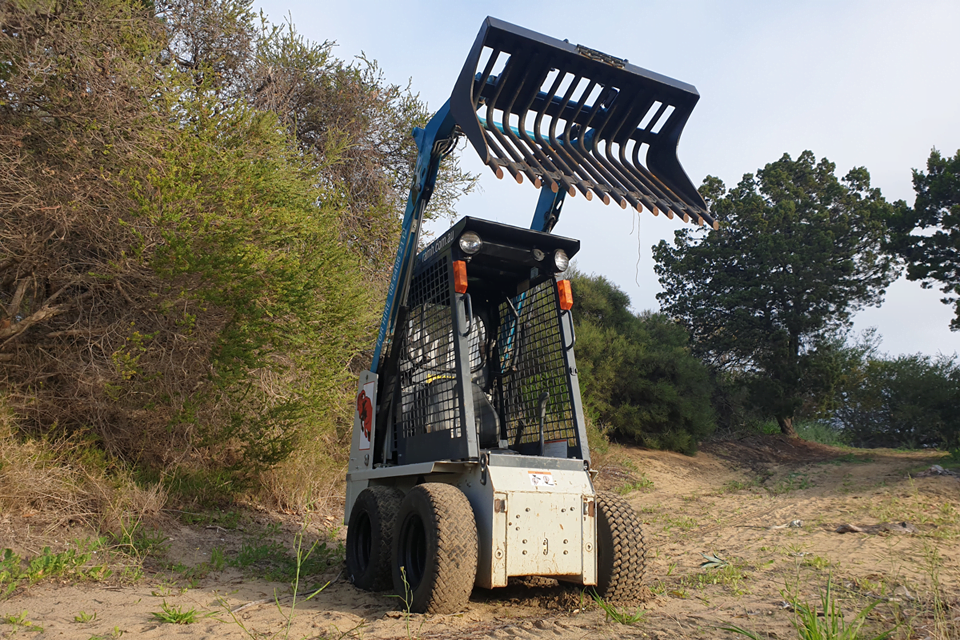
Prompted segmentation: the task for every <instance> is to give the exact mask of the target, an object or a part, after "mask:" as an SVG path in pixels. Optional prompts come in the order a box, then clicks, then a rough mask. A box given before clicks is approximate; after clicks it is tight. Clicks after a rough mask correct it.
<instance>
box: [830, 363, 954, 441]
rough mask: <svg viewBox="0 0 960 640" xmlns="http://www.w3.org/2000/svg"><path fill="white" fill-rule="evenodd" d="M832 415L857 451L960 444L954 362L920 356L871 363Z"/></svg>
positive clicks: (845, 394)
mask: <svg viewBox="0 0 960 640" xmlns="http://www.w3.org/2000/svg"><path fill="white" fill-rule="evenodd" d="M842 395H843V397H842V401H841V403H840V404H839V408H838V409H837V412H836V414H835V417H836V420H837V422H838V423H839V424H840V425H841V426H842V428H843V432H844V436H845V437H846V438H847V439H848V440H849V441H850V443H851V444H853V445H855V446H858V447H902V448H909V449H916V448H922V447H923V448H925V447H940V448H944V449H946V448H956V447H957V446H958V445H960V363H958V362H957V361H956V359H955V358H948V357H945V356H939V357H937V358H932V357H930V356H924V355H911V356H900V357H898V358H893V359H880V358H871V359H869V360H868V361H867V362H866V363H865V366H864V367H863V369H862V370H861V371H860V375H859V376H857V377H856V379H855V380H853V381H852V383H851V384H850V385H849V386H848V387H847V388H846V389H845V390H844V391H843V393H842Z"/></svg>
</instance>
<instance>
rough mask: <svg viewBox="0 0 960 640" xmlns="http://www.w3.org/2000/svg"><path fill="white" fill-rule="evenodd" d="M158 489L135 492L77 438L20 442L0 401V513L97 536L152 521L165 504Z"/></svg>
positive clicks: (127, 477) (126, 477) (124, 475)
mask: <svg viewBox="0 0 960 640" xmlns="http://www.w3.org/2000/svg"><path fill="white" fill-rule="evenodd" d="M166 499H167V496H166V492H165V491H164V490H163V489H162V488H161V487H160V486H158V485H154V486H151V487H147V488H144V487H141V486H139V485H137V483H136V482H135V481H134V479H133V477H132V475H131V474H130V472H129V471H128V470H126V469H123V468H119V467H118V466H116V465H112V464H110V463H109V462H108V460H107V459H106V457H105V455H104V454H102V453H101V452H98V451H96V450H95V449H93V448H92V447H91V446H90V445H89V443H85V442H84V441H83V440H82V438H81V437H79V436H76V435H74V436H65V437H62V438H58V439H52V438H46V439H34V438H23V437H21V436H20V434H19V433H18V432H17V429H16V426H15V422H14V418H13V415H12V413H11V411H10V410H9V407H8V406H7V404H6V401H5V400H4V399H3V398H0V512H9V513H13V512H19V513H25V512H28V511H37V512H41V513H43V514H44V515H45V516H46V517H47V519H49V520H51V521H53V523H54V526H56V525H57V524H63V523H66V522H71V521H74V522H76V521H79V522H83V523H85V524H88V525H90V526H92V527H94V528H96V529H98V530H102V531H120V529H121V527H122V523H124V522H131V521H143V520H147V521H156V520H157V518H158V517H159V515H160V510H161V509H162V508H163V506H164V503H165V502H166Z"/></svg>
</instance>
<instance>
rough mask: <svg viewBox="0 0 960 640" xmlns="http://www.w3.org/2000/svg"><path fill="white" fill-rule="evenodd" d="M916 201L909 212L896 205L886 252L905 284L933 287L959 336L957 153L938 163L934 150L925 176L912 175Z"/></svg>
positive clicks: (940, 158)
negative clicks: (896, 261)
mask: <svg viewBox="0 0 960 640" xmlns="http://www.w3.org/2000/svg"><path fill="white" fill-rule="evenodd" d="M913 190H914V191H915V192H916V195H917V197H916V200H915V202H914V204H913V208H912V209H911V208H910V207H908V206H907V205H906V203H904V202H898V203H897V214H896V215H895V216H894V218H893V221H892V223H891V228H892V229H893V231H894V233H893V234H892V239H891V242H890V245H889V246H890V248H891V249H892V250H893V251H894V252H896V253H897V254H899V255H900V256H902V257H903V258H904V259H905V260H906V261H907V278H908V279H910V280H919V281H920V282H921V285H922V286H923V287H924V288H925V289H927V288H930V287H932V286H933V285H934V283H937V284H939V285H940V290H941V291H942V292H943V293H945V294H946V296H945V297H944V298H943V303H944V304H952V305H953V307H954V311H955V313H956V315H955V316H954V318H953V320H952V321H951V323H950V328H951V329H952V330H953V331H960V151H957V153H956V155H955V156H953V157H952V158H949V157H948V158H944V157H943V156H941V155H940V152H939V151H937V150H936V149H934V150H933V151H931V152H930V158H929V159H928V160H927V172H926V173H924V172H923V171H918V170H916V169H914V171H913Z"/></svg>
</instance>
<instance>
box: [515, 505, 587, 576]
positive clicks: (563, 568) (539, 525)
mask: <svg viewBox="0 0 960 640" xmlns="http://www.w3.org/2000/svg"><path fill="white" fill-rule="evenodd" d="M581 503H582V496H580V495H574V494H567V493H549V494H545V493H542V492H540V493H533V492H524V493H520V492H517V493H511V494H509V498H508V500H507V513H506V515H507V523H508V524H507V545H506V546H507V575H508V576H529V575H541V576H573V575H577V576H578V575H581V574H582V572H583V559H582V555H583V549H584V547H583V535H582V526H581V514H580V512H581V511H582V506H581Z"/></svg>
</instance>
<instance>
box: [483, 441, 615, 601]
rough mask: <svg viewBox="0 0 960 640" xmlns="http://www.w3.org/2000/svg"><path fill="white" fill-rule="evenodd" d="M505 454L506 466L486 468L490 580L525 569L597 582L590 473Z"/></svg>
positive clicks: (502, 581) (502, 580) (525, 572)
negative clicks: (490, 496)
mask: <svg viewBox="0 0 960 640" xmlns="http://www.w3.org/2000/svg"><path fill="white" fill-rule="evenodd" d="M498 457H499V456H498ZM509 458H512V460H510V462H511V464H510V465H509V466H500V465H490V466H488V467H487V468H486V475H487V478H488V479H487V482H488V484H489V485H490V487H491V489H492V490H493V497H494V500H493V504H492V505H491V507H492V520H491V527H490V529H489V530H490V535H491V538H490V540H491V547H490V548H491V549H492V556H490V563H491V564H490V576H491V585H490V586H502V585H505V584H506V582H507V577H509V576H527V575H534V576H557V577H566V578H568V579H571V580H573V581H576V582H580V583H581V584H584V585H590V584H596V572H597V569H596V563H597V556H596V518H595V513H596V502H595V497H594V496H595V493H594V490H593V484H592V482H591V481H590V475H589V473H588V472H587V471H585V470H583V469H562V468H555V467H554V468H547V467H545V466H541V465H539V464H537V463H538V462H540V461H539V460H538V459H537V458H531V457H526V456H509ZM523 463H526V464H523ZM479 515H480V514H479V513H478V520H479V519H480V518H479ZM504 526H505V528H506V531H504V529H503V528H501V527H504ZM478 528H479V527H478ZM501 536H502V537H501ZM481 546H482V544H481ZM498 552H502V556H503V557H502V558H500V557H498ZM481 586H483V585H481Z"/></svg>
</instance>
